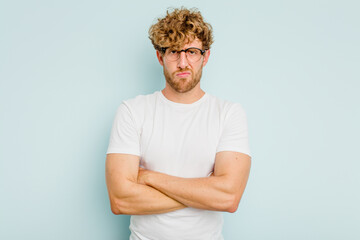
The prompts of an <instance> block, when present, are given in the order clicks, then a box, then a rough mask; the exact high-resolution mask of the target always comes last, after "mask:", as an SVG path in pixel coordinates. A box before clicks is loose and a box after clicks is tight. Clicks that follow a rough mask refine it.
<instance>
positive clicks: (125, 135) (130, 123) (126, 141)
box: [107, 103, 140, 156]
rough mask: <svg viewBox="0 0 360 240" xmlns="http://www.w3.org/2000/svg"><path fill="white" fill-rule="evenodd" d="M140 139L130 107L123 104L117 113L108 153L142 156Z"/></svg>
mask: <svg viewBox="0 0 360 240" xmlns="http://www.w3.org/2000/svg"><path fill="white" fill-rule="evenodd" d="M139 139H140V138H139V133H138V131H137V128H136V124H135V121H134V118H133V116H132V115H131V112H130V110H129V108H128V106H127V105H126V104H125V103H122V104H121V105H120V106H119V108H118V109H117V112H116V116H115V120H114V123H113V126H112V129H111V134H110V141H109V147H108V149H107V153H125V154H132V155H137V156H140V141H139Z"/></svg>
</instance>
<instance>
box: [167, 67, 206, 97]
mask: <svg viewBox="0 0 360 240" xmlns="http://www.w3.org/2000/svg"><path fill="white" fill-rule="evenodd" d="M181 72H190V73H191V74H190V76H188V77H187V78H178V79H175V78H176V74H178V73H181ZM201 75H202V68H200V69H199V71H198V72H196V73H195V74H194V71H193V70H191V69H188V68H186V69H183V70H181V71H176V72H174V73H172V74H170V73H169V72H168V71H166V69H165V67H164V76H165V79H166V82H167V83H168V84H169V85H170V86H171V88H172V89H174V90H175V91H176V92H178V93H186V92H188V91H190V90H192V89H193V88H194V87H195V86H196V85H197V84H198V83H199V82H200V79H201Z"/></svg>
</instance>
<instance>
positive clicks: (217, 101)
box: [208, 94, 245, 117]
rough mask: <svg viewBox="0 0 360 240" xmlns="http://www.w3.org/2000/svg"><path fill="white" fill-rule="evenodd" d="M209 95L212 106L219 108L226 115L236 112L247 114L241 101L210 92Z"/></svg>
mask: <svg viewBox="0 0 360 240" xmlns="http://www.w3.org/2000/svg"><path fill="white" fill-rule="evenodd" d="M208 95H209V104H210V105H211V107H212V108H215V109H217V110H218V111H219V113H220V114H221V115H223V116H224V117H226V116H228V115H232V114H234V113H238V114H239V113H240V114H245V111H244V108H243V107H242V105H241V104H240V103H237V102H232V101H228V100H224V99H221V98H218V97H216V96H213V95H210V94H208Z"/></svg>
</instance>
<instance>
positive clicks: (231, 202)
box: [224, 195, 240, 213]
mask: <svg viewBox="0 0 360 240" xmlns="http://www.w3.org/2000/svg"><path fill="white" fill-rule="evenodd" d="M226 202H227V204H226V205H225V206H224V207H225V209H224V212H229V213H235V212H236V211H237V209H238V206H239V203H240V198H239V197H238V196H236V195H231V197H230V198H229V199H228V201H226Z"/></svg>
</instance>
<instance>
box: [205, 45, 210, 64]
mask: <svg viewBox="0 0 360 240" xmlns="http://www.w3.org/2000/svg"><path fill="white" fill-rule="evenodd" d="M209 57H210V49H209V50H206V52H205V53H204V61H203V67H205V65H206V64H207V62H208V61H209Z"/></svg>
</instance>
